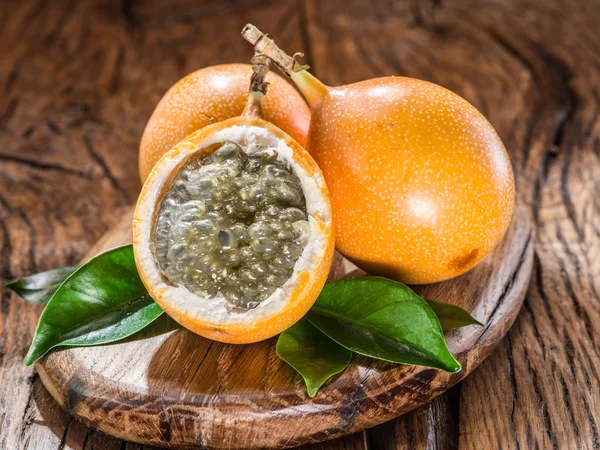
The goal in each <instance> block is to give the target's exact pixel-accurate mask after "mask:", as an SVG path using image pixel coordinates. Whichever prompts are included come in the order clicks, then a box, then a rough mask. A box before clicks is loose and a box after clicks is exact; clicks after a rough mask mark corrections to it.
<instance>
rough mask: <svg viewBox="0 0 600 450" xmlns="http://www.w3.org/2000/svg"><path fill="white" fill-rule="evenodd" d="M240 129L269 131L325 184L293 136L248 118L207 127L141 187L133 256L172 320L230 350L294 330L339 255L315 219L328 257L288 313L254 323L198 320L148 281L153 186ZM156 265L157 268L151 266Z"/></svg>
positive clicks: (298, 289)
mask: <svg viewBox="0 0 600 450" xmlns="http://www.w3.org/2000/svg"><path fill="white" fill-rule="evenodd" d="M269 95H270V94H269ZM265 98H266V97H265ZM236 125H248V126H258V127H262V128H266V129H267V130H269V131H270V132H271V133H272V134H274V135H276V136H278V137H280V138H282V139H284V140H285V142H286V144H287V146H288V147H290V148H291V149H292V150H293V154H294V161H295V162H296V163H298V164H299V165H300V167H302V168H304V169H305V170H306V171H307V172H308V174H309V175H310V176H311V177H318V178H320V179H323V175H322V173H321V171H320V169H319V167H318V166H317V164H316V163H315V161H314V160H313V158H312V157H311V156H310V154H309V153H308V152H307V151H306V150H305V149H304V148H302V147H301V146H300V145H299V144H298V143H297V142H296V141H295V140H293V139H292V138H291V137H290V136H288V135H287V134H286V133H284V132H283V131H281V130H279V129H278V128H277V127H275V126H273V125H272V124H271V123H269V122H266V121H265V120H262V119H257V118H255V117H248V116H244V117H236V118H232V119H229V120H225V121H222V122H219V123H217V124H213V125H209V126H206V127H204V128H202V129H200V130H198V131H196V132H195V133H193V134H192V135H190V136H188V137H187V138H185V139H184V140H183V141H181V142H179V144H177V145H176V146H175V147H174V148H173V149H172V150H170V151H169V152H168V153H166V154H165V155H164V156H163V157H162V158H161V159H160V160H159V162H158V163H157V164H156V165H155V166H154V168H153V169H152V171H151V173H150V174H149V176H148V178H147V180H146V182H145V183H144V186H143V187H142V192H141V194H140V197H139V199H138V204H137V206H136V211H135V214H134V218H133V250H134V256H135V259H136V265H137V267H138V272H139V275H140V278H141V280H142V282H143V283H144V286H145V287H146V289H147V291H148V293H149V294H150V296H151V297H152V298H153V299H154V300H155V301H156V303H158V304H159V305H160V306H161V307H162V308H163V309H164V311H165V312H166V313H167V314H168V315H169V316H171V317H172V318H173V319H175V320H176V321H177V322H178V323H180V324H181V325H183V326H184V327H185V328H187V329H188V330H191V331H193V332H194V333H196V334H199V335H200V336H204V337H206V338H209V339H213V340H216V341H220V342H225V343H230V344H249V343H253V342H258V341H262V340H265V339H268V338H270V337H273V336H275V335H277V334H279V333H281V332H282V331H284V330H286V329H287V328H289V327H291V326H292V325H293V324H295V323H296V322H297V321H298V320H300V319H301V318H302V317H303V316H304V315H305V314H306V313H307V312H308V310H309V309H310V308H311V306H312V305H313V304H314V302H315V301H316V300H317V297H318V296H319V294H320V293H321V290H322V288H323V286H324V285H325V282H326V280H327V276H328V274H329V269H330V267H331V262H332V259H333V254H334V250H335V237H334V227H333V225H332V222H331V220H329V221H321V220H320V219H322V218H321V217H320V216H315V219H317V220H318V221H319V226H320V231H321V236H322V244H321V245H322V248H323V257H322V258H318V259H316V260H313V264H312V266H311V267H310V271H308V270H306V271H301V272H299V273H298V275H299V282H298V284H297V285H296V286H295V288H294V290H293V291H292V292H291V293H290V294H289V297H288V302H287V305H286V307H285V308H283V309H282V310H281V311H279V312H277V313H276V314H273V315H269V316H267V317H263V318H261V319H259V320H256V321H254V322H252V323H218V324H217V323H212V322H209V321H206V320H199V319H198V318H197V317H194V316H193V315H191V314H189V312H187V311H183V310H181V309H178V308H174V307H173V305H172V304H171V303H170V302H169V301H167V300H166V292H165V289H160V288H157V286H155V285H154V283H153V282H152V281H151V280H150V279H149V278H150V277H149V276H148V275H147V274H148V272H147V270H146V268H147V267H148V264H150V262H149V261H148V260H147V258H144V256H143V252H142V251H140V248H142V247H147V246H148V242H147V239H146V238H145V237H144V230H143V229H144V228H145V227H148V226H151V223H152V219H150V218H148V217H146V216H145V211H143V210H144V209H145V208H144V207H141V206H140V205H143V204H144V203H145V202H146V201H147V200H148V198H149V196H150V195H151V193H150V192H151V191H152V186H153V185H155V183H158V182H159V179H160V177H161V173H162V172H163V171H164V167H165V166H167V165H168V164H169V160H170V159H172V158H177V157H178V156H179V155H180V154H181V153H194V152H196V151H197V150H196V149H198V148H201V147H202V144H203V142H204V141H205V140H206V139H208V138H209V137H210V136H212V135H213V134H214V133H216V132H218V131H220V130H223V129H225V128H229V127H232V126H236ZM182 164H183V163H180V165H179V166H178V167H180V166H181V165H182ZM176 173H177V170H175V171H173V172H172V173H170V174H169V176H168V177H167V181H166V182H165V184H164V185H165V186H168V185H169V184H170V182H171V180H172V178H173V176H174V175H175V174H176ZM163 194H164V190H163V192H162V193H161V196H162V195H163ZM320 195H321V196H322V198H323V199H324V200H325V201H326V204H327V210H328V211H330V210H331V205H330V202H329V192H328V190H327V186H326V185H325V183H324V182H323V183H322V185H321V188H320ZM152 201H155V202H158V201H159V199H158V198H155V199H152ZM146 229H147V228H146ZM152 264H155V263H154V262H152Z"/></svg>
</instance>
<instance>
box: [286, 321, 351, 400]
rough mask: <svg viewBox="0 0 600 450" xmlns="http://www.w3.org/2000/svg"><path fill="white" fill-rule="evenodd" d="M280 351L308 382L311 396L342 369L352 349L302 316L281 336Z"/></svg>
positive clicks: (346, 363)
mask: <svg viewBox="0 0 600 450" xmlns="http://www.w3.org/2000/svg"><path fill="white" fill-rule="evenodd" d="M276 350H277V354H278V355H279V357H280V358H281V359H283V360H284V361H285V362H286V363H288V364H289V365H290V366H292V367H293V368H294V369H295V370H296V371H297V372H298V373H299V374H300V375H302V378H304V382H305V383H306V390H307V391H308V395H309V396H310V397H314V396H315V395H316V394H317V391H318V390H319V388H320V387H321V386H323V384H325V382H326V381H327V380H328V379H330V378H331V377H332V376H334V375H336V374H338V373H340V372H343V371H344V370H345V369H346V367H348V364H350V360H351V359H352V352H351V351H350V350H348V349H347V348H344V347H342V346H341V345H339V344H338V343H337V342H335V341H333V340H331V339H329V338H328V337H327V336H325V335H324V334H323V333H321V332H320V331H319V330H318V329H317V328H316V327H315V326H313V325H312V324H311V323H310V322H309V321H308V320H306V319H300V321H299V322H298V323H296V324H295V325H294V326H292V327H291V328H288V329H287V330H285V331H284V332H283V333H281V334H280V335H279V339H278V340H277V347H276Z"/></svg>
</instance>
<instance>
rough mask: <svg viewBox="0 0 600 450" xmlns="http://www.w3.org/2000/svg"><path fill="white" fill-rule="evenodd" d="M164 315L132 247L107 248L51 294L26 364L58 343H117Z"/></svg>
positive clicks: (80, 344)
mask: <svg viewBox="0 0 600 450" xmlns="http://www.w3.org/2000/svg"><path fill="white" fill-rule="evenodd" d="M162 313H163V311H162V309H161V308H160V307H159V306H158V305H157V304H156V303H154V301H153V300H152V298H151V297H150V296H149V295H148V294H147V292H146V289H145V288H144V285H143V284H142V281H141V280H140V277H139V276H138V273H137V269H136V266H135V260H134V258H133V248H132V246H131V245H126V246H123V247H117V248H114V249H112V250H108V251H106V252H104V253H101V254H99V255H98V256H96V257H94V258H92V259H91V260H90V261H88V262H87V263H85V264H83V265H82V266H81V267H80V268H79V269H77V270H76V271H75V272H73V274H72V275H71V276H69V277H68V278H67V279H66V280H65V281H64V283H62V284H61V286H60V287H59V288H58V290H57V291H56V292H55V294H54V295H53V296H52V298H51V299H50V301H49V302H48V305H47V306H46V309H45V310H44V312H43V313H42V316H41V317H40V322H39V324H38V327H37V330H36V333H35V337H34V338H33V343H32V344H31V347H30V348H29V352H28V353H27V356H26V357H25V365H28V366H29V365H31V364H33V363H34V362H35V361H37V360H38V359H39V358H41V357H42V356H43V355H44V354H46V353H47V352H48V351H49V350H50V349H52V348H54V347H57V346H90V345H98V344H106V343H109V342H114V341H118V340H120V339H123V338H125V337H127V336H130V335H132V334H134V333H136V332H137V331H139V330H141V329H142V328H144V327H145V326H147V325H148V324H149V323H151V322H153V321H154V320H155V319H157V318H158V317H159V316H160V315H161V314H162Z"/></svg>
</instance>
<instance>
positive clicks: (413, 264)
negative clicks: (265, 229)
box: [299, 77, 515, 284]
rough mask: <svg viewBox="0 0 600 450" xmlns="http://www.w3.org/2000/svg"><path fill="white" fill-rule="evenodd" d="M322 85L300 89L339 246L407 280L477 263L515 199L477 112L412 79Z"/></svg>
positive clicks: (507, 167)
mask: <svg viewBox="0 0 600 450" xmlns="http://www.w3.org/2000/svg"><path fill="white" fill-rule="evenodd" d="M308 83H312V81H311V80H310V79H309V80H308ZM299 85H300V84H299ZM300 86H301V90H302V91H303V92H305V94H306V90H305V86H304V87H303V86H302V85H300ZM323 88H324V86H322V85H321V91H322V93H321V94H320V95H319V96H313V98H311V97H310V96H308V97H307V98H309V100H310V103H311V111H312V122H311V125H310V130H309V141H308V147H307V148H308V150H309V152H310V153H311V154H312V155H313V157H314V158H315V160H316V161H317V163H318V164H319V166H320V167H321V169H322V170H323V174H324V176H325V180H326V182H327V185H328V187H329V191H330V195H331V202H332V207H333V218H334V224H335V227H336V246H337V248H338V250H339V251H340V252H341V253H342V254H343V255H345V256H346V257H348V258H349V259H350V260H352V261H353V262H354V263H355V264H357V265H358V266H359V267H361V268H363V269H365V270H367V271H368V272H371V273H373V274H380V275H384V276H388V277H391V278H394V279H396V280H399V281H402V282H405V283H412V284H425V283H433V282H437V281H442V280H446V279H449V278H452V277H455V276H457V275H460V274H462V273H464V272H466V271H468V270H469V269H471V268H472V267H474V266H475V265H476V264H477V263H478V262H479V261H481V260H482V259H483V258H484V257H485V256H486V255H487V254H488V253H489V252H490V250H491V249H492V248H493V247H494V246H495V245H496V244H497V243H498V242H499V240H500V239H501V237H502V236H503V235H504V233H505V231H506V229H507V227H508V225H509V222H510V219H511V215H512V211H513V205H514V197H515V185H514V177H513V172H512V168H511V164H510V160H509V157H508V154H507V153H506V150H505V148H504V146H503V144H502V142H501V140H500V138H499V137H498V135H497V134H496V132H495V130H494V128H493V127H492V126H491V125H490V123H489V122H488V121H487V120H486V119H485V118H484V117H483V115H481V113H479V112H478V111H477V110H476V109H475V108H474V107H473V106H472V105H471V104H469V103H468V102H467V101H466V100H464V99H463V98H461V97H459V96H458V95H456V94H454V93H452V92H451V91H449V90H447V89H444V88H442V87H440V86H438V85H435V84H432V83H428V82H425V81H420V80H416V79H411V78H403V77H386V78H378V79H372V80H368V81H363V82H360V83H355V84H351V85H347V86H342V87H336V88H325V90H324V89H323ZM317 97H318V99H317V100H315V98H317Z"/></svg>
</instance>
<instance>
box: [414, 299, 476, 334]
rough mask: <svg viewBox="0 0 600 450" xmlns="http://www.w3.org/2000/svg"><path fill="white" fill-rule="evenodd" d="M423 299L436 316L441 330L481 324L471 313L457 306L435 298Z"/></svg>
mask: <svg viewBox="0 0 600 450" xmlns="http://www.w3.org/2000/svg"><path fill="white" fill-rule="evenodd" d="M425 301H426V302H427V304H428V305H429V307H430V308H431V309H432V310H433V312H434V313H435V315H436V316H437V318H438V320H439V321H440V325H441V326H442V329H443V330H453V329H455V328H461V327H467V326H469V325H479V326H481V327H482V326H483V324H482V323H481V322H479V321H477V320H475V319H474V318H473V317H472V316H471V314H469V313H468V312H467V311H465V310H464V309H462V308H459V307H458V306H454V305H450V304H449V303H443V302H436V301H435V300H427V299H426V300H425Z"/></svg>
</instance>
